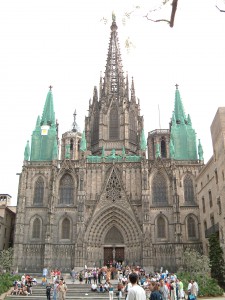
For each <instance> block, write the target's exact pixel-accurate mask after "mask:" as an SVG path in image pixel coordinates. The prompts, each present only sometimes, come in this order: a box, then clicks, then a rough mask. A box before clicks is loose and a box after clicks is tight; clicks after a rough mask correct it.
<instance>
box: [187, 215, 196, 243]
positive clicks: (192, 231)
mask: <svg viewBox="0 0 225 300" xmlns="http://www.w3.org/2000/svg"><path fill="white" fill-rule="evenodd" d="M187 227H188V238H196V227H195V220H194V218H193V217H189V218H188V221H187Z"/></svg>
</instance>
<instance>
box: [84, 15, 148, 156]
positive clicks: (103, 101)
mask: <svg viewBox="0 0 225 300" xmlns="http://www.w3.org/2000/svg"><path fill="white" fill-rule="evenodd" d="M142 129H143V118H142V116H140V105H139V101H138V102H137V99H136V95H135V88H134V80H133V79H132V83H131V93H129V82H128V75H126V77H125V76H124V72H123V66H122V59H121V53H120V46H119V41H118V33H117V25H116V21H115V19H114V20H113V22H112V25H111V35H110V41H109V47H108V56H107V60H106V67H105V73H104V76H103V77H102V76H101V77H100V84H99V92H98V91H97V87H94V92H93V98H92V100H90V103H89V115H88V117H86V120H85V132H86V138H87V148H88V149H89V150H90V151H91V153H92V154H93V155H96V154H100V153H101V149H102V147H103V148H104V150H105V153H106V154H109V153H110V151H111V150H112V149H115V150H116V152H117V153H119V154H122V149H123V147H124V149H125V151H126V153H127V154H132V155H135V154H138V153H139V150H140V138H141V131H142Z"/></svg>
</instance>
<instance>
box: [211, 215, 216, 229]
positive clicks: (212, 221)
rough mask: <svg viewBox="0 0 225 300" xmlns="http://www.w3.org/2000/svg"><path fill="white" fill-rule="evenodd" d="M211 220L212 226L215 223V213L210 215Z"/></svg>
mask: <svg viewBox="0 0 225 300" xmlns="http://www.w3.org/2000/svg"><path fill="white" fill-rule="evenodd" d="M210 222H211V226H214V225H215V219H214V214H211V215H210Z"/></svg>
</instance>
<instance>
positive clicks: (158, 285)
mask: <svg viewBox="0 0 225 300" xmlns="http://www.w3.org/2000/svg"><path fill="white" fill-rule="evenodd" d="M70 276H71V281H72V283H75V282H76V283H80V284H87V285H90V290H91V291H92V292H95V293H108V295H109V300H113V299H114V297H115V295H116V299H118V300H121V299H122V298H123V299H126V300H146V299H150V300H184V299H185V294H186V295H187V296H186V299H187V300H196V299H197V295H198V284H197V282H196V281H194V280H190V282H189V284H188V287H187V290H186V291H184V286H183V282H182V280H181V279H180V278H177V276H176V274H174V273H169V272H168V271H167V270H165V271H163V270H161V272H158V273H154V274H146V273H145V271H144V270H143V269H141V268H139V267H136V268H133V267H129V266H127V267H122V265H119V266H117V268H116V267H112V266H111V267H110V268H108V267H106V266H105V267H102V268H95V267H94V268H92V269H88V268H87V267H86V266H85V268H84V270H81V271H80V272H76V271H75V270H74V269H72V270H71V272H70ZM48 280H49V281H48ZM115 282H116V284H115ZM36 284H37V280H36V279H35V278H32V277H31V276H30V275H26V274H23V275H22V276H21V280H18V281H15V282H14V284H13V290H12V294H14V295H26V296H28V295H32V287H33V285H36ZM41 284H42V286H43V287H44V288H45V289H46V297H47V300H51V296H52V297H53V300H65V299H66V292H67V284H66V282H65V280H64V278H63V276H62V274H61V272H60V270H58V269H56V270H51V271H50V272H48V270H47V268H44V269H43V273H42V280H41ZM185 292H186V293H185Z"/></svg>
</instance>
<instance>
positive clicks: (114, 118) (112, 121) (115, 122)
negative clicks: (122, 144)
mask: <svg viewBox="0 0 225 300" xmlns="http://www.w3.org/2000/svg"><path fill="white" fill-rule="evenodd" d="M118 138H119V116H118V111H117V108H116V107H113V108H111V110H110V114H109V139H112V140H116V139H118Z"/></svg>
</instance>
